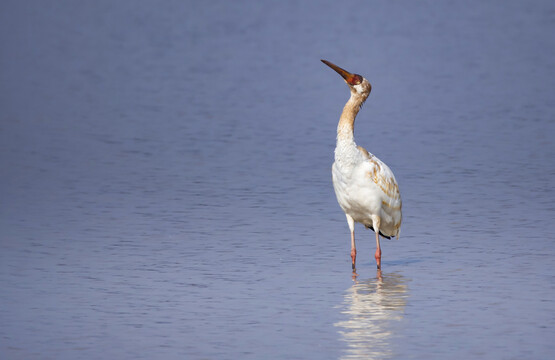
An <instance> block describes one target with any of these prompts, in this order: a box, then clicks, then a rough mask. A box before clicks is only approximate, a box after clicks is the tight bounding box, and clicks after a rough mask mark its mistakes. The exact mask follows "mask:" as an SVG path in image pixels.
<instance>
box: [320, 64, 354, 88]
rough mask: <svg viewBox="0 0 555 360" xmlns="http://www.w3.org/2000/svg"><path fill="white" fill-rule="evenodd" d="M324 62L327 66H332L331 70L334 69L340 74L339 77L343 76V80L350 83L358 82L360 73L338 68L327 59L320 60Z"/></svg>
mask: <svg viewBox="0 0 555 360" xmlns="http://www.w3.org/2000/svg"><path fill="white" fill-rule="evenodd" d="M321 61H322V62H323V63H324V64H326V65H327V66H329V67H330V68H332V69H333V70H335V71H336V72H337V73H338V74H339V75H341V77H343V79H345V81H346V82H347V83H349V84H351V85H357V84H360V77H361V76H360V75H357V74H352V73H350V72H348V71H347V70H345V69H342V68H340V67H339V66H337V65H335V64H333V63H331V62H329V61H327V60H321Z"/></svg>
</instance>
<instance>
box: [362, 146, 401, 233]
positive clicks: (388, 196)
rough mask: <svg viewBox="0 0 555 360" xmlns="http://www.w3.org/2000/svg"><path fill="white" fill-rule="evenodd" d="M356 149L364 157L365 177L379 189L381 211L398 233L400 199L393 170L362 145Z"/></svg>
mask: <svg viewBox="0 0 555 360" xmlns="http://www.w3.org/2000/svg"><path fill="white" fill-rule="evenodd" d="M358 149H359V151H360V152H361V154H362V155H363V156H364V157H365V159H366V162H365V164H364V171H365V177H366V178H368V179H369V180H371V181H372V182H374V184H376V186H377V187H378V188H379V189H380V190H381V201H382V205H383V211H384V212H385V213H386V214H387V215H389V216H390V217H391V220H392V222H391V224H390V225H391V226H392V229H390V230H392V231H393V234H394V235H395V234H397V235H398V232H399V228H400V226H401V217H402V215H401V208H402V201H401V194H400V192H399V186H398V185H397V180H395V175H393V171H391V169H390V168H389V167H388V166H387V165H386V164H385V163H384V162H382V161H381V160H380V159H378V158H377V157H376V156H374V155H372V154H370V153H369V152H368V151H367V150H366V149H364V148H363V147H360V146H359V147H358Z"/></svg>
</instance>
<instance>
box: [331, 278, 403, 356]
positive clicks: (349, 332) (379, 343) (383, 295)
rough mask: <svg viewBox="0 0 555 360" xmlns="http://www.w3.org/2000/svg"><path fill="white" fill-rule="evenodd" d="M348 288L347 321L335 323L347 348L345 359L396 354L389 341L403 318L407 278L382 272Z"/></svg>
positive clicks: (355, 281)
mask: <svg viewBox="0 0 555 360" xmlns="http://www.w3.org/2000/svg"><path fill="white" fill-rule="evenodd" d="M353 279H354V284H353V285H352V286H351V287H350V288H349V289H347V291H346V293H345V296H344V301H343V304H342V307H341V308H342V309H343V310H342V314H343V315H344V316H345V318H346V320H344V321H340V322H338V323H336V324H335V326H337V327H338V328H339V333H340V335H341V338H342V340H344V341H345V342H346V343H347V349H346V351H345V354H344V356H343V357H342V359H380V358H383V357H387V356H391V355H393V354H392V352H391V346H390V344H389V340H390V338H391V335H392V334H393V333H394V331H395V326H396V325H398V323H399V322H400V321H402V319H403V312H404V308H405V305H406V299H407V297H408V286H407V279H406V278H405V277H404V276H402V275H400V274H397V273H382V271H381V270H378V271H377V273H376V277H375V278H371V279H367V280H360V279H359V278H358V277H356V276H354V274H353Z"/></svg>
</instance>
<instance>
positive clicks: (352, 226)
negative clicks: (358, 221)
mask: <svg viewBox="0 0 555 360" xmlns="http://www.w3.org/2000/svg"><path fill="white" fill-rule="evenodd" d="M345 215H347V214H345ZM347 223H348V224H349V230H351V260H352V267H353V272H354V271H355V264H356V261H357V248H356V245H355V220H354V219H353V218H352V217H350V216H349V215H347Z"/></svg>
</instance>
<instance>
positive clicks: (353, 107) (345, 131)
mask: <svg viewBox="0 0 555 360" xmlns="http://www.w3.org/2000/svg"><path fill="white" fill-rule="evenodd" d="M361 100H362V99H361V98H360V97H358V96H355V95H353V94H351V97H350V98H349V100H348V101H347V103H346V104H345V107H344V108H343V112H342V113H341V117H340V118H339V124H337V142H338V143H339V142H353V143H354V130H355V118H356V116H357V114H358V112H359V110H360V106H361V105H362V103H363V101H364V100H362V101H361Z"/></svg>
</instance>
